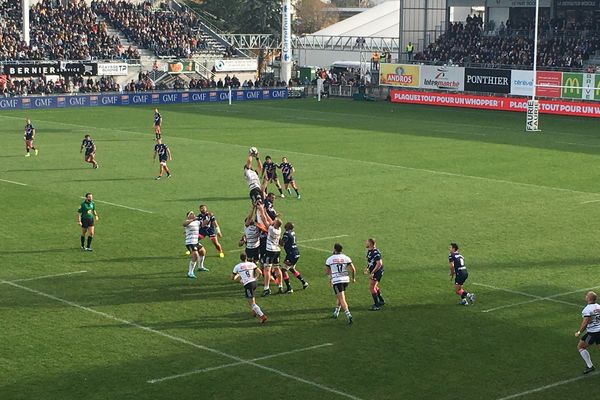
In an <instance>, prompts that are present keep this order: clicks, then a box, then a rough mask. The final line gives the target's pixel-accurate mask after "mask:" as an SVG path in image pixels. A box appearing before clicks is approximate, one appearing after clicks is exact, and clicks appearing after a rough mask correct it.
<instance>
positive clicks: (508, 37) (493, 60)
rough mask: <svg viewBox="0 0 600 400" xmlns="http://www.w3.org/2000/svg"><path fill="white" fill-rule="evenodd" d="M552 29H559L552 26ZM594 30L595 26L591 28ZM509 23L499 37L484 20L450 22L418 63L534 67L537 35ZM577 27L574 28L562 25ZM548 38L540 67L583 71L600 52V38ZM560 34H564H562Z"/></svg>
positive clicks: (543, 43)
mask: <svg viewBox="0 0 600 400" xmlns="http://www.w3.org/2000/svg"><path fill="white" fill-rule="evenodd" d="M550 22H551V21H548V22H547V23H548V25H546V26H548V28H549V29H555V28H554V27H556V29H559V26H558V25H554V27H553V25H551V24H550ZM589 26H590V27H592V26H591V25H589ZM518 27H519V28H527V29H517V28H516V27H515V24H513V23H511V22H510V21H508V22H507V23H506V25H504V24H501V26H500V27H499V29H498V31H497V32H496V33H497V34H491V35H486V34H484V30H483V20H482V19H481V18H480V17H470V16H469V18H467V21H466V22H465V23H460V22H457V23H450V24H449V26H448V29H447V31H446V32H445V33H444V34H442V35H441V36H440V37H439V38H438V39H437V40H436V41H435V42H434V43H432V44H430V45H429V46H428V47H427V48H426V49H425V50H424V51H423V52H420V53H417V54H416V55H415V57H414V58H415V60H420V61H432V62H435V63H445V64H446V63H447V64H456V65H465V64H470V63H473V64H481V65H484V66H488V67H497V66H501V65H510V66H531V65H532V64H533V50H534V47H533V46H534V44H533V35H532V34H531V31H530V29H529V27H528V26H522V25H519V26H518ZM563 27H568V28H573V26H572V25H568V24H566V25H564V24H563V25H560V29H562V28H563ZM552 33H554V34H548V35H544V36H543V37H542V38H540V41H539V43H538V66H541V67H561V68H565V67H566V68H583V67H584V66H586V61H587V60H588V59H589V58H590V56H591V55H592V54H593V52H594V51H596V50H598V49H600V40H599V37H598V36H594V35H592V34H589V35H568V34H566V31H564V30H560V31H559V30H556V31H555V32H554V31H553V32H552ZM559 33H560V34H559Z"/></svg>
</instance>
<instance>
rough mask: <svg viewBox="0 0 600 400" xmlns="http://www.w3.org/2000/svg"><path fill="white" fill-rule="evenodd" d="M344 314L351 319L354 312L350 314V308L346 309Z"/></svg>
mask: <svg viewBox="0 0 600 400" xmlns="http://www.w3.org/2000/svg"><path fill="white" fill-rule="evenodd" d="M344 314H346V318H348V321H350V320H351V319H352V314H350V309H347V310H344Z"/></svg>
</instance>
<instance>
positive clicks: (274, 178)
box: [267, 174, 277, 182]
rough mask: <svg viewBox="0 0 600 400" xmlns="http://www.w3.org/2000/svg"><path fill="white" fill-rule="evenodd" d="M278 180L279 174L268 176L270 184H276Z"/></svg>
mask: <svg viewBox="0 0 600 400" xmlns="http://www.w3.org/2000/svg"><path fill="white" fill-rule="evenodd" d="M276 180H277V174H267V181H268V182H275V181H276Z"/></svg>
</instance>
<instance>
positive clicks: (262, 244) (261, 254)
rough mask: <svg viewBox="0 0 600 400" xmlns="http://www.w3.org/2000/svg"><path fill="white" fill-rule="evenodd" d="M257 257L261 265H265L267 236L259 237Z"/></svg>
mask: <svg viewBox="0 0 600 400" xmlns="http://www.w3.org/2000/svg"><path fill="white" fill-rule="evenodd" d="M258 257H259V259H260V262H261V264H266V263H267V260H266V258H267V236H266V235H265V236H263V235H261V236H260V246H258Z"/></svg>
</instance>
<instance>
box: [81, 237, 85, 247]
mask: <svg viewBox="0 0 600 400" xmlns="http://www.w3.org/2000/svg"><path fill="white" fill-rule="evenodd" d="M81 247H85V236H82V237H81Z"/></svg>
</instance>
